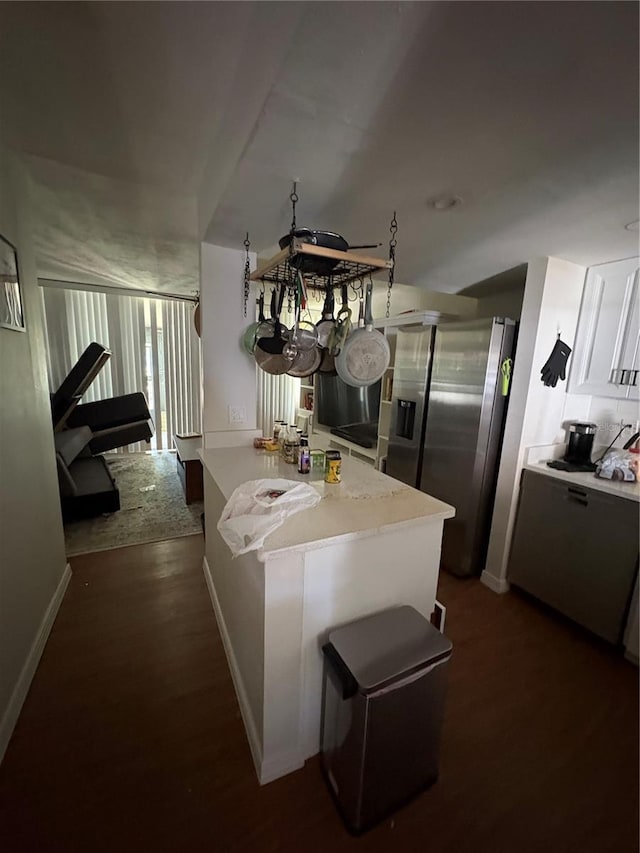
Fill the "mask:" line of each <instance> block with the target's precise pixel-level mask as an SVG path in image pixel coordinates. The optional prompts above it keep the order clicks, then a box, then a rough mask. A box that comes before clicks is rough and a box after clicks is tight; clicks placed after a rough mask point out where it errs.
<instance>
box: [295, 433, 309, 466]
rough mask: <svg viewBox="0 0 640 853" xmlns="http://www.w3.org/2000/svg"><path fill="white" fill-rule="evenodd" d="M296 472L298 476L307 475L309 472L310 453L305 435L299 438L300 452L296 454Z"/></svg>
mask: <svg viewBox="0 0 640 853" xmlns="http://www.w3.org/2000/svg"><path fill="white" fill-rule="evenodd" d="M298 471H299V472H300V474H308V473H309V471H311V451H310V450H309V440H308V438H307V436H306V435H303V436H302V437H301V438H300V450H299V452H298Z"/></svg>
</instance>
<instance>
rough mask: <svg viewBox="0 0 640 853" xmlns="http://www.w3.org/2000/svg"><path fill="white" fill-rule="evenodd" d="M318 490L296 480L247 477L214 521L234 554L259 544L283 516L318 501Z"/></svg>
mask: <svg viewBox="0 0 640 853" xmlns="http://www.w3.org/2000/svg"><path fill="white" fill-rule="evenodd" d="M320 499H321V498H320V495H319V493H318V492H317V491H316V490H315V489H314V488H313V487H312V486H309V485H307V484H306V483H300V482H297V481H296V480H249V482H247V483H243V484H242V485H241V486H238V488H237V489H236V490H235V491H234V493H233V494H232V495H231V497H230V498H229V500H228V501H227V504H226V506H225V508H224V509H223V511H222V515H221V516H220V520H219V521H218V530H219V531H220V535H221V536H222V538H223V539H224V541H225V542H226V543H227V545H228V546H229V548H230V549H231V553H232V554H233V556H234V557H237V556H238V555H239V554H246V553H247V551H254V550H256V549H258V548H260V547H261V546H262V544H263V542H264V540H265V539H266V538H267V536H268V535H269V534H270V533H271V531H272V530H275V529H276V528H277V527H280V525H281V524H283V523H284V522H285V521H286V519H287V518H289V516H291V515H295V513H297V512H301V511H302V510H303V509H310V508H311V507H314V506H316V505H317V504H318V503H320Z"/></svg>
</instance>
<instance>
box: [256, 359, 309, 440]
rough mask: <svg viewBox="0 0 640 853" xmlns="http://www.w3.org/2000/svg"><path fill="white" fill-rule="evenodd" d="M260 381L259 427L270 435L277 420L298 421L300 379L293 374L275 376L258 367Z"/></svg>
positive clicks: (289, 422)
mask: <svg viewBox="0 0 640 853" xmlns="http://www.w3.org/2000/svg"><path fill="white" fill-rule="evenodd" d="M256 374H257V383H258V429H261V430H262V432H263V434H265V435H270V434H271V430H272V428H273V422H274V421H275V420H278V421H284V420H286V422H287V423H288V424H294V423H295V422H296V414H297V410H298V402H299V398H300V380H299V379H294V377H293V376H287V375H286V373H285V374H284V375H282V376H273V375H272V374H271V373H265V371H264V370H260V369H259V368H257V369H256Z"/></svg>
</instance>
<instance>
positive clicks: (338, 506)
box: [201, 448, 455, 784]
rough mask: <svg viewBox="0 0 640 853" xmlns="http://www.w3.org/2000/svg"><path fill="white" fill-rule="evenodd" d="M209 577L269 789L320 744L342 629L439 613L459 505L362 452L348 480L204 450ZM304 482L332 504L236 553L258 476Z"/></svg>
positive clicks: (263, 457) (254, 454)
mask: <svg viewBox="0 0 640 853" xmlns="http://www.w3.org/2000/svg"><path fill="white" fill-rule="evenodd" d="M201 457H202V462H203V467H204V491H205V518H206V556H205V560H204V572H205V576H206V580H207V585H208V587H209V592H210V595H211V600H212V603H213V607H214V610H215V614H216V619H217V621H218V626H219V628H220V633H221V635H222V640H223V643H224V647H225V651H226V654H227V659H228V661H229V667H230V670H231V674H232V677H233V681H234V685H235V688H236V694H237V696H238V702H239V704H240V709H241V712H242V717H243V720H244V724H245V729H246V731H247V737H248V740H249V745H250V748H251V753H252V756H253V760H254V764H255V767H256V772H257V774H258V779H259V781H260V782H261V784H265V783H266V782H270V781H271V780H273V779H277V778H278V777H280V776H284V775H285V774H287V773H289V772H291V771H293V770H296V769H297V768H299V767H302V765H303V764H304V762H305V760H306V759H307V758H309V757H310V756H312V755H314V754H315V753H317V752H318V751H319V748H320V717H321V704H322V652H321V647H322V644H323V642H324V641H325V638H326V635H327V634H328V631H329V630H330V629H331V628H334V627H335V626H337V625H340V624H343V623H345V622H349V621H351V620H353V619H356V618H358V617H360V616H363V615H365V614H368V613H372V612H375V611H377V610H381V609H383V608H385V607H390V606H393V605H397V604H411V605H413V607H415V608H416V609H417V610H419V611H420V612H421V613H422V614H423V615H424V616H426V617H427V618H429V616H430V614H431V612H432V610H433V606H434V601H435V594H436V586H437V580H438V568H439V564H440V548H441V542H442V529H443V524H444V521H445V519H447V518H452V517H453V516H454V514H455V510H454V508H453V507H451V506H449V505H448V504H445V503H443V502H442V501H439V500H436V499H435V498H432V497H430V496H429V495H426V494H423V493H422V492H419V491H416V490H415V489H412V488H410V487H409V486H406V485H404V484H403V483H400V482H398V481H396V480H393V479H391V478H390V477H387V476H386V475H384V474H381V473H379V472H378V471H375V470H373V469H372V468H371V467H369V466H368V465H366V464H364V463H362V462H359V461H357V460H355V459H346V460H343V463H342V483H341V484H339V485H328V484H325V483H324V482H323V481H322V480H317V479H315V480H314V479H310V478H309V476H303V475H300V474H298V473H297V471H296V470H295V466H293V465H287V464H286V463H284V462H283V461H282V460H281V459H280V458H279V457H278V455H277V454H274V453H268V452H267V451H262V450H254V449H253V448H222V449H216V450H203V451H201ZM263 478H283V479H289V480H303V481H304V482H309V483H310V485H312V486H313V487H314V488H316V489H317V490H318V491H319V493H320V495H321V497H322V500H321V501H320V503H319V504H318V505H317V506H316V507H314V508H313V509H308V510H304V511H302V512H299V513H298V514H296V515H294V516H292V517H290V518H289V519H287V521H286V522H285V523H284V524H283V525H282V526H281V527H279V528H278V529H277V530H274V531H273V532H272V533H271V534H270V535H269V536H268V537H267V539H266V540H265V542H264V545H263V547H262V548H261V549H260V550H258V551H250V552H249V553H246V554H243V555H241V556H239V557H237V558H235V559H233V558H232V556H231V551H230V550H229V548H228V546H227V544H226V543H225V542H224V540H223V539H222V537H221V536H220V534H219V533H218V530H217V522H218V519H219V518H220V515H221V513H222V510H223V508H224V506H225V504H226V502H227V500H228V499H229V497H230V496H231V494H232V492H233V490H234V489H235V488H236V487H237V486H239V485H240V484H242V483H244V482H247V481H249V480H258V479H263Z"/></svg>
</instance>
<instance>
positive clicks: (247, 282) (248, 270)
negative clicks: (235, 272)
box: [244, 231, 251, 317]
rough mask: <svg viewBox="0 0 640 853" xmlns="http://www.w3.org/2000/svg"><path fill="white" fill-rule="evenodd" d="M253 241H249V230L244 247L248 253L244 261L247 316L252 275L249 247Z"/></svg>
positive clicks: (245, 312) (245, 308)
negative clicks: (250, 277)
mask: <svg viewBox="0 0 640 853" xmlns="http://www.w3.org/2000/svg"><path fill="white" fill-rule="evenodd" d="M250 246H251V243H250V242H249V232H248V231H247V236H246V237H245V238H244V249H245V253H246V258H245V262H244V316H245V317H246V316H247V302H248V301H249V290H250V287H251V284H250V280H249V276H250V275H251V265H250V263H249V248H250Z"/></svg>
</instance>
